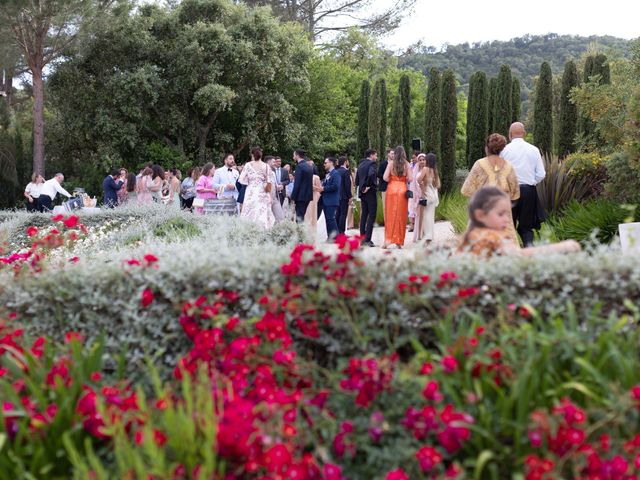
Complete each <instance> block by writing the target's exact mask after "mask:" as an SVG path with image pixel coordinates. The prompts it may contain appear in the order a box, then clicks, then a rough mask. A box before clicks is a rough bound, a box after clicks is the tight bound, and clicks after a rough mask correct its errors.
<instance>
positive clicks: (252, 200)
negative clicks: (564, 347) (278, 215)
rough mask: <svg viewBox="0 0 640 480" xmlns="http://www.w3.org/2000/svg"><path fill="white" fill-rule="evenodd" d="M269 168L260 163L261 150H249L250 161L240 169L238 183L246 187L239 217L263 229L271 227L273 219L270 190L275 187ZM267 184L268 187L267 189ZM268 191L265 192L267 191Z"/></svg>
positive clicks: (255, 148)
mask: <svg viewBox="0 0 640 480" xmlns="http://www.w3.org/2000/svg"><path fill="white" fill-rule="evenodd" d="M271 173H272V172H271V168H269V166H268V165H267V164H266V163H264V162H263V161H262V149H261V148H260V147H253V148H252V149H251V161H250V162H248V163H247V164H246V165H245V166H244V168H243V169H242V173H241V174H240V178H239V179H238V181H239V182H240V183H241V184H242V185H246V186H247V190H246V191H245V196H244V203H243V204H242V210H241V212H240V216H241V217H242V218H246V219H248V220H251V221H252V222H254V223H256V224H258V225H260V226H261V227H262V228H264V229H269V228H271V227H273V224H274V223H275V217H274V216H273V211H272V210H271V201H272V200H271V190H273V189H274V188H275V185H274V184H273V183H271V182H272V180H271V178H272V177H271ZM267 184H269V185H270V187H267ZM267 188H268V190H269V191H265V189H267Z"/></svg>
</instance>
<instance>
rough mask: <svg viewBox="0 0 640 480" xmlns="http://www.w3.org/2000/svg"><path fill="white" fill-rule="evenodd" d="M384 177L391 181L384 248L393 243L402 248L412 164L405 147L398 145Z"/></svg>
mask: <svg viewBox="0 0 640 480" xmlns="http://www.w3.org/2000/svg"><path fill="white" fill-rule="evenodd" d="M382 178H383V179H384V181H385V182H389V185H387V194H386V199H385V200H386V201H385V205H384V217H385V222H384V244H383V245H382V248H388V247H390V246H391V245H396V246H397V247H398V248H402V246H403V245H404V237H405V233H406V231H407V216H408V214H409V201H408V199H407V182H411V166H410V165H409V162H408V161H407V154H406V152H405V151H404V147H402V146H398V147H396V149H395V156H394V159H393V160H389V163H388V164H387V168H386V170H385V171H384V175H383V176H382Z"/></svg>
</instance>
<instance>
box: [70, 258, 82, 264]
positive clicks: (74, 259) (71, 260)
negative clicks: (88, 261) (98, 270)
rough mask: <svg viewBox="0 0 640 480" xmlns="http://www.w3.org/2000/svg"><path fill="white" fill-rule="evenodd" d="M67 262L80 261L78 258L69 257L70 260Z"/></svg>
mask: <svg viewBox="0 0 640 480" xmlns="http://www.w3.org/2000/svg"><path fill="white" fill-rule="evenodd" d="M69 261H70V262H71V263H78V262H79V261H80V258H79V257H71V258H70V259H69Z"/></svg>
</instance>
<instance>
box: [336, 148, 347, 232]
mask: <svg viewBox="0 0 640 480" xmlns="http://www.w3.org/2000/svg"><path fill="white" fill-rule="evenodd" d="M336 171H337V172H338V173H339V174H340V207H339V208H338V233H344V232H345V231H346V227H347V214H348V213H349V204H350V203H351V172H350V171H349V159H348V158H347V157H340V158H338V168H337V169H336Z"/></svg>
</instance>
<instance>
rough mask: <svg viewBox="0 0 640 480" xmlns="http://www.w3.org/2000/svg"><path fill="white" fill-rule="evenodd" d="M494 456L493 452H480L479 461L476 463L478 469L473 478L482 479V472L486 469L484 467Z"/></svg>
mask: <svg viewBox="0 0 640 480" xmlns="http://www.w3.org/2000/svg"><path fill="white" fill-rule="evenodd" d="M494 456H495V455H494V454H493V452H492V451H491V450H483V451H482V452H480V455H478V460H477V461H476V468H475V470H474V473H473V478H476V479H479V478H481V475H482V470H483V469H484V466H485V465H486V464H487V463H488V462H489V461H491V459H492V458H494Z"/></svg>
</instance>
